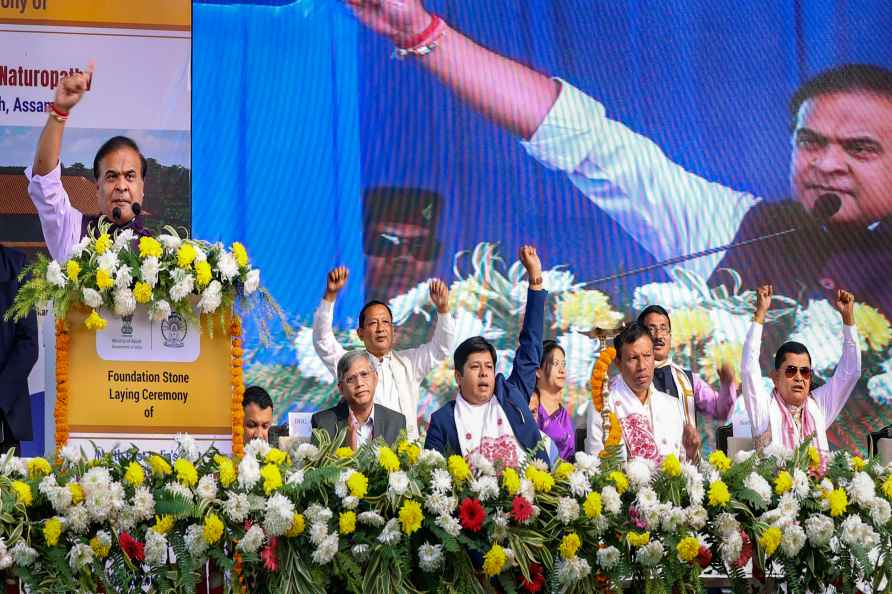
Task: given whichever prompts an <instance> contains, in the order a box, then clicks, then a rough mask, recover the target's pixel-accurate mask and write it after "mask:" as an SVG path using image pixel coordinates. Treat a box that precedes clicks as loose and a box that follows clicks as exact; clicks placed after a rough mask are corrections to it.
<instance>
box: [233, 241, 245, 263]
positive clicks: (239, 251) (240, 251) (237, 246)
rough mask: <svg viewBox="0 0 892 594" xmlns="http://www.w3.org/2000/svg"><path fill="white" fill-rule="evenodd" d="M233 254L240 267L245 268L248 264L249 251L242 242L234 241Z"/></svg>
mask: <svg viewBox="0 0 892 594" xmlns="http://www.w3.org/2000/svg"><path fill="white" fill-rule="evenodd" d="M232 255H233V257H234V258H235V261H236V262H237V263H238V266H239V268H244V267H245V266H247V265H248V251H247V250H246V249H245V246H243V245H242V244H241V243H239V242H237V241H234V242H232Z"/></svg>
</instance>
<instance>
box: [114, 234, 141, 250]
mask: <svg viewBox="0 0 892 594" xmlns="http://www.w3.org/2000/svg"><path fill="white" fill-rule="evenodd" d="M135 237H136V235H135V234H134V233H133V229H124V230H123V231H121V232H120V233H118V234H117V235H115V241H114V243H113V244H112V249H113V250H115V251H116V252H120V251H121V250H122V249H124V246H126V245H128V244H129V243H130V242H131V241H133V240H134V239H135Z"/></svg>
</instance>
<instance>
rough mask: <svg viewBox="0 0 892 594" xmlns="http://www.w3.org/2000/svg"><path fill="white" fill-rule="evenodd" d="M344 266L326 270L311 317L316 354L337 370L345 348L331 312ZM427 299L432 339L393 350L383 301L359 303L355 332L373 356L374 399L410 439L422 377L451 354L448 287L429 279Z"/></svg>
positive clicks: (414, 433)
mask: <svg viewBox="0 0 892 594" xmlns="http://www.w3.org/2000/svg"><path fill="white" fill-rule="evenodd" d="M347 276H348V271H347V269H346V268H343V267H339V268H335V269H333V270H332V271H331V272H329V273H328V279H327V284H326V289H325V296H324V297H323V299H322V302H321V303H320V304H319V307H318V308H317V309H316V314H315V315H314V316H313V347H314V348H315V349H316V354H317V355H319V358H320V359H321V360H322V362H323V363H324V364H325V366H326V367H327V368H328V370H329V371H330V372H331V374H332V376H334V375H335V369H336V367H337V364H338V360H340V358H341V357H342V356H343V355H344V353H345V352H346V351H345V350H344V347H343V346H341V344H340V343H338V341H337V339H336V338H335V335H334V331H333V330H332V314H333V312H334V302H335V298H336V297H337V294H338V292H339V291H340V290H341V289H342V288H343V287H344V285H345V284H346V282H347ZM430 296H431V301H432V302H433V304H434V305H435V306H436V308H437V324H436V326H435V327H434V335H433V337H432V338H431V341H430V342H428V343H426V344H423V345H421V346H418V347H416V348H413V349H404V350H398V351H396V350H393V315H392V314H391V312H390V308H389V307H388V306H387V305H386V304H384V303H381V302H377V301H372V302H369V303H368V304H366V305H365V307H363V308H362V312H361V313H360V316H359V328H357V334H358V335H359V338H360V340H362V342H363V345H364V346H365V348H366V350H367V351H368V352H369V354H370V355H372V357H371V358H372V361H373V362H374V364H375V371H376V372H377V373H378V385H377V387H376V388H375V403H376V404H380V405H382V406H384V407H387V408H389V409H391V410H394V411H397V412H399V413H402V414H403V416H405V417H406V433H407V435H408V438H409V439H412V440H414V439H417V438H418V435H419V433H418V400H419V394H420V386H421V382H422V380H424V377H425V376H426V375H427V374H428V372H430V370H431V369H433V368H434V367H435V366H436V365H438V364H439V363H440V361H442V360H443V359H445V358H446V357H447V356H449V354H450V353H452V349H453V342H455V320H454V319H453V317H452V315H451V314H450V313H449V288H448V287H447V286H446V284H445V283H443V282H442V281H440V280H436V279H435V280H432V281H431V283H430Z"/></svg>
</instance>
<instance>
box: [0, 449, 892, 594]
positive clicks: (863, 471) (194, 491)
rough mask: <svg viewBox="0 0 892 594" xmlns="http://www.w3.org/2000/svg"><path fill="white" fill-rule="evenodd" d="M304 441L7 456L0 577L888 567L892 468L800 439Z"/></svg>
mask: <svg viewBox="0 0 892 594" xmlns="http://www.w3.org/2000/svg"><path fill="white" fill-rule="evenodd" d="M316 439H317V444H318V445H311V444H300V445H296V446H295V447H293V448H292V449H290V450H289V451H283V450H278V449H275V448H271V447H270V446H269V445H268V444H266V443H263V442H260V441H256V440H255V441H254V442H252V443H250V444H248V445H247V446H246V447H245V455H244V457H243V458H241V459H238V458H229V457H226V456H223V455H221V454H219V453H218V452H216V451H213V450H211V451H208V452H205V453H204V454H199V452H198V451H197V448H196V447H195V444H194V441H192V439H191V438H189V437H188V436H184V435H180V436H178V443H179V447H178V450H177V452H176V453H175V454H173V455H162V454H155V453H140V452H138V451H136V450H135V449H130V450H126V451H115V452H108V453H97V455H96V456H95V457H93V458H89V459H88V458H87V457H85V456H84V454H83V452H82V451H80V450H75V449H74V448H72V447H67V448H65V449H63V450H62V452H61V454H60V459H59V461H58V463H57V464H50V463H49V462H48V461H46V460H43V459H40V458H36V459H32V460H29V461H27V462H26V461H25V460H21V459H17V458H12V457H6V458H5V459H3V460H2V464H0V487H2V489H0V502H2V506H3V510H4V514H3V515H2V516H0V569H5V570H8V571H11V572H12V573H14V574H15V575H16V576H18V577H19V578H21V579H22V580H23V581H24V583H25V584H26V585H27V586H28V587H30V588H31V589H32V591H34V590H41V591H73V590H77V589H83V590H89V591H96V590H97V589H98V588H100V587H101V588H104V589H105V590H106V591H129V590H131V589H133V588H139V587H142V585H144V584H151V585H152V587H153V588H154V589H155V590H158V591H177V592H183V591H193V590H194V588H195V584H196V580H197V579H198V576H199V575H200V570H201V567H202V566H203V564H204V562H205V561H206V560H212V561H213V562H214V564H215V565H216V566H217V567H219V568H221V569H222V570H224V571H228V570H231V569H232V568H233V567H234V559H236V558H238V560H239V564H240V572H241V574H240V575H241V578H240V580H233V584H230V585H229V586H227V587H228V588H230V589H231V590H242V591H245V590H246V591H249V592H277V593H295V592H299V593H304V592H323V591H346V592H415V591H419V590H421V591H430V592H489V591H492V590H493V587H494V586H498V588H500V589H501V590H503V591H513V592H548V591H560V592H606V591H620V590H623V589H626V588H628V589H630V590H631V591H644V590H647V591H698V590H699V589H700V588H701V587H702V585H701V584H700V573H701V571H702V570H703V569H704V568H707V567H712V568H714V569H716V570H718V571H720V572H722V573H726V574H727V575H729V577H730V578H731V580H732V582H733V585H734V587H735V589H739V590H741V591H742V590H743V589H744V587H745V580H746V579H747V578H746V575H745V573H744V568H745V567H746V566H747V563H748V562H749V561H750V560H752V561H753V570H752V571H753V575H754V576H755V577H756V578H757V579H759V578H760V577H761V576H764V575H772V576H775V577H777V576H778V575H781V574H782V576H783V578H782V579H783V580H785V581H786V583H787V584H788V586H789V587H790V589H791V591H821V590H823V589H825V587H826V586H827V585H830V584H833V585H835V587H836V588H837V590H839V591H843V592H853V591H855V589H856V588H861V589H862V590H863V589H865V588H867V587H873V588H874V589H876V588H877V587H879V585H880V584H881V583H883V580H888V579H890V578H892V565H890V564H889V563H888V562H887V561H886V560H888V559H889V555H890V554H892V528H890V517H892V512H890V503H889V501H890V499H892V470H890V469H889V468H888V467H884V466H881V465H880V464H879V463H878V462H877V461H876V460H873V459H871V460H863V459H861V458H858V457H852V456H850V455H848V454H846V453H843V452H836V453H835V454H834V455H833V456H832V459H831V461H830V463H829V465H828V466H827V467H826V474H824V475H821V474H820V467H819V466H816V465H814V464H813V460H812V459H813V457H814V456H812V452H811V450H813V449H814V448H813V447H811V446H810V445H808V444H806V445H804V446H803V447H801V448H799V449H798V450H795V451H788V450H781V449H773V450H770V451H766V452H765V453H764V455H756V454H752V453H748V454H743V455H741V456H740V457H739V458H738V459H736V460H733V461H732V460H730V459H728V458H727V457H726V456H725V455H724V454H722V453H721V452H715V453H713V454H712V455H710V456H709V457H708V459H707V460H704V461H702V462H701V463H700V465H699V466H694V465H692V464H688V463H686V462H681V461H680V460H678V459H677V458H675V457H674V456H672V455H670V456H668V457H667V458H665V459H664V460H663V461H662V462H661V463H660V464H658V465H655V464H653V463H652V462H648V461H645V460H643V459H638V458H636V459H632V460H630V461H628V462H625V463H624V462H622V461H621V460H620V457H619V456H618V455H611V456H608V457H606V458H600V457H597V456H594V457H593V456H587V455H585V454H584V453H583V454H580V455H578V457H577V460H576V462H575V464H570V463H567V462H564V463H560V464H559V465H558V466H557V467H556V468H555V469H554V470H549V469H547V468H545V467H544V466H542V465H541V464H540V463H539V462H537V461H527V462H526V463H524V464H522V465H521V466H520V467H519V468H498V467H494V466H493V465H492V464H490V463H488V462H487V461H486V459H484V458H475V459H472V460H467V459H465V458H463V457H461V456H449V457H448V458H447V457H444V456H443V455H441V454H440V453H438V452H435V451H431V450H423V449H422V448H421V447H420V446H419V445H418V444H416V443H410V442H406V441H400V442H399V443H397V444H395V445H394V446H388V445H386V444H384V443H383V442H380V441H378V442H375V443H370V444H367V445H365V446H362V447H361V448H359V449H358V450H357V451H356V452H352V451H350V450H349V448H344V447H343V440H344V435H343V434H341V435H340V436H338V437H337V438H336V439H334V440H331V439H329V438H328V436H327V434H324V433H321V432H320V433H317V434H316ZM169 551H173V552H174V554H175V555H176V560H174V559H173V558H172V556H171V555H170V554H169ZM877 553H879V554H878V555H877ZM37 559H40V560H41V562H40V563H37V562H36V561H37ZM762 579H764V578H762Z"/></svg>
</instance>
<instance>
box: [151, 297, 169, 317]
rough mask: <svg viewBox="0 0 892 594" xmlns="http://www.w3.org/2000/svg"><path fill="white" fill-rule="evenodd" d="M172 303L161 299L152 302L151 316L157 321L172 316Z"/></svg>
mask: <svg viewBox="0 0 892 594" xmlns="http://www.w3.org/2000/svg"><path fill="white" fill-rule="evenodd" d="M170 311H171V309H170V303H168V302H167V301H165V300H164V299H160V300H158V301H155V302H153V303H152V305H151V306H150V309H149V317H150V318H151V319H152V320H153V321H155V322H163V321H164V320H166V319H167V318H169V317H170Z"/></svg>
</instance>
